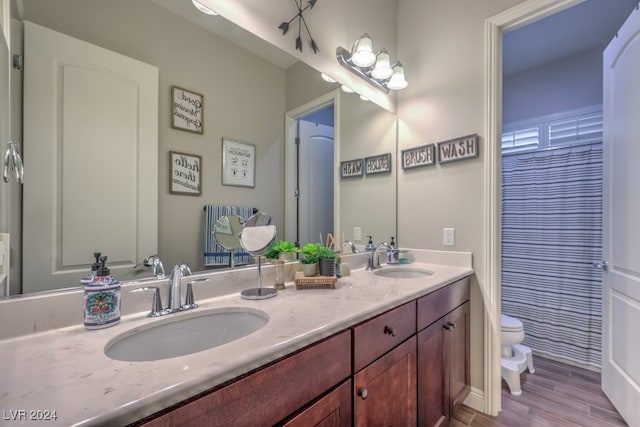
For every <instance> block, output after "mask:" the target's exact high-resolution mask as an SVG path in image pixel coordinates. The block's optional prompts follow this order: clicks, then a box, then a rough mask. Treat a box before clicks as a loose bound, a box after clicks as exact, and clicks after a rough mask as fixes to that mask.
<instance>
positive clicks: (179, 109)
mask: <svg viewBox="0 0 640 427" xmlns="http://www.w3.org/2000/svg"><path fill="white" fill-rule="evenodd" d="M171 99H172V109H171V111H172V114H171V115H172V120H171V127H172V128H174V129H181V130H186V131H189V132H195V133H200V134H201V133H202V131H203V123H202V109H203V108H204V97H203V96H202V95H200V94H197V93H195V92H189V91H188V90H185V89H182V88H179V87H177V86H172V87H171Z"/></svg>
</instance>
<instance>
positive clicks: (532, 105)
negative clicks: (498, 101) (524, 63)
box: [502, 48, 603, 123]
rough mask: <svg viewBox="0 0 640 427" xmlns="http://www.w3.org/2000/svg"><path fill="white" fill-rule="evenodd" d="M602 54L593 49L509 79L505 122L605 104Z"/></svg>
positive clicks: (506, 80)
mask: <svg viewBox="0 0 640 427" xmlns="http://www.w3.org/2000/svg"><path fill="white" fill-rule="evenodd" d="M602 51H603V48H598V49H592V50H589V51H586V52H582V53H579V54H576V55H572V56H569V57H567V58H563V59H561V60H559V61H554V62H552V63H549V64H545V65H541V66H539V67H535V68H531V69H528V70H525V71H522V72H519V73H515V74H512V75H509V76H505V77H504V79H503V87H502V94H503V95H502V100H503V104H502V122H503V123H511V122H515V121H519V120H526V119H531V118H536V117H542V116H546V115H549V114H553V113H558V112H563V111H568V110H574V109H578V108H583V107H589V106H592V105H597V104H602Z"/></svg>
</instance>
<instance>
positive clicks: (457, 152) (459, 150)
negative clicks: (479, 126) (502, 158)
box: [438, 133, 478, 163]
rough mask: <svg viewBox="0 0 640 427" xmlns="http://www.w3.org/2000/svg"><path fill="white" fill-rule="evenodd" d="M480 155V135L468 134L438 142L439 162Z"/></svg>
mask: <svg viewBox="0 0 640 427" xmlns="http://www.w3.org/2000/svg"><path fill="white" fill-rule="evenodd" d="M474 157H478V135H477V134H475V133H474V134H473V135H467V136H463V137H460V138H455V139H450V140H448V141H443V142H438V163H449V162H455V161H456V160H466V159H471V158H474Z"/></svg>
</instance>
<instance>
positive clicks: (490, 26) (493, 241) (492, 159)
mask: <svg viewBox="0 0 640 427" xmlns="http://www.w3.org/2000/svg"><path fill="white" fill-rule="evenodd" d="M583 1H585V0H527V1H525V2H523V3H521V4H519V5H517V6H514V7H512V8H510V9H507V10H505V11H504V12H501V13H499V14H497V15H494V16H492V17H490V18H489V19H487V20H486V21H485V31H484V47H485V55H484V57H485V64H484V66H485V84H484V104H485V106H484V135H485V140H486V146H487V151H486V153H487V154H486V156H487V157H486V160H485V162H484V170H483V188H484V190H483V192H484V195H485V197H484V200H485V201H484V206H483V213H484V236H483V237H484V238H483V241H484V251H485V253H486V254H487V256H486V257H485V262H484V265H483V266H482V267H481V268H482V269H483V270H484V278H483V279H484V280H482V279H481V278H478V280H479V282H480V283H481V285H482V282H484V286H482V288H483V289H484V300H485V304H486V310H485V315H484V349H483V350H484V354H485V358H484V396H483V397H484V399H483V400H484V411H483V412H485V413H487V414H489V415H493V416H496V415H498V413H499V412H500V411H501V409H502V400H501V390H502V374H501V368H500V359H501V356H500V348H501V340H500V314H501V310H502V307H501V294H502V286H501V280H502V278H501V272H500V268H501V264H502V257H501V253H500V251H501V239H502V230H501V227H500V221H501V217H500V205H501V196H500V194H501V193H500V185H501V184H500V183H501V174H502V166H501V159H502V152H501V144H500V140H501V134H502V34H503V33H505V32H508V31H511V30H515V29H518V28H520V27H523V26H525V25H528V24H531V23H532V22H535V21H537V20H540V19H542V18H546V17H547V16H549V15H553V14H554V13H558V12H561V11H563V10H565V9H567V8H570V7H572V6H575V5H577V4H580V3H582V2H583ZM468 403H469V404H470V405H471V406H474V407H476V409H480V410H482V407H479V406H480V405H481V402H479V401H476V402H468Z"/></svg>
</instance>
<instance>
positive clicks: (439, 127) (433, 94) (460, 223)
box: [398, 0, 522, 390]
mask: <svg viewBox="0 0 640 427" xmlns="http://www.w3.org/2000/svg"><path fill="white" fill-rule="evenodd" d="M521 2H522V0H483V1H473V0H467V1H462V0H455V1H442V0H421V1H415V0H399V2H398V3H399V14H398V29H399V31H398V57H400V58H402V62H403V64H404V66H405V69H406V70H407V80H408V81H409V86H408V87H407V88H406V89H404V90H402V91H400V92H399V93H398V117H399V129H398V132H399V139H398V142H399V147H398V150H402V149H404V148H410V147H415V146H418V145H423V144H428V143H433V142H438V141H444V140H447V139H451V138H455V137H458V136H463V135H467V134H471V133H478V134H479V136H480V141H479V152H480V157H479V158H477V159H473V160H465V161H460V162H455V163H450V164H445V165H443V166H434V167H429V168H420V169H416V170H413V171H407V172H402V171H400V174H399V175H398V235H399V238H400V241H401V242H403V245H406V246H407V247H413V248H423V249H438V250H456V251H471V252H473V265H474V268H475V270H476V275H475V278H474V280H473V281H472V294H471V386H472V387H473V388H476V389H480V390H482V389H483V388H484V377H483V374H484V372H483V371H484V346H483V342H484V325H483V315H484V311H485V310H484V303H483V300H484V296H483V292H482V289H483V287H484V285H485V283H484V281H485V276H486V272H485V271H484V268H483V266H484V263H485V252H486V242H485V240H484V219H483V206H484V205H483V204H484V195H483V191H484V190H483V177H484V175H483V168H484V162H485V154H484V150H485V147H486V141H485V140H484V135H482V133H483V127H484V122H483V117H484V105H485V104H484V83H485V75H484V74H485V72H484V52H485V50H484V25H485V21H486V19H487V18H490V17H491V16H493V15H495V14H497V13H499V12H502V11H504V10H506V9H509V8H510V7H512V6H515V5H517V4H518V3H521ZM443 227H454V228H455V229H456V245H455V247H453V248H449V247H445V246H443V245H442V228H443Z"/></svg>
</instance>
